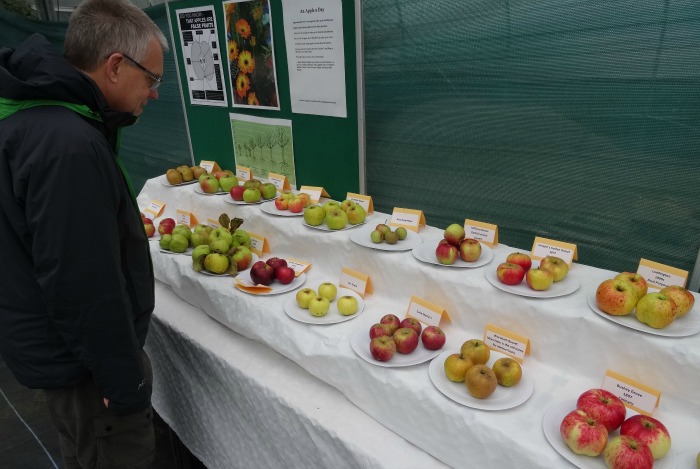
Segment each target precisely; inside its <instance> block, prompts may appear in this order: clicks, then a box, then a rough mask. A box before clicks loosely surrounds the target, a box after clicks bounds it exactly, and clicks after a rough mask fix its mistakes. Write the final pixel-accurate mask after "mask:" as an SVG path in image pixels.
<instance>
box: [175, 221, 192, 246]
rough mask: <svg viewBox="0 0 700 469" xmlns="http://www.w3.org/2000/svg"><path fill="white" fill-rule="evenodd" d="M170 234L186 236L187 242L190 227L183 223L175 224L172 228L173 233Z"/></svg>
mask: <svg viewBox="0 0 700 469" xmlns="http://www.w3.org/2000/svg"><path fill="white" fill-rule="evenodd" d="M172 234H179V235H182V236H184V237H185V238H187V242H188V243H189V241H190V240H191V239H192V230H191V229H190V227H189V226H187V225H184V224H182V223H181V224H179V225H176V226H175V228H173V233H172Z"/></svg>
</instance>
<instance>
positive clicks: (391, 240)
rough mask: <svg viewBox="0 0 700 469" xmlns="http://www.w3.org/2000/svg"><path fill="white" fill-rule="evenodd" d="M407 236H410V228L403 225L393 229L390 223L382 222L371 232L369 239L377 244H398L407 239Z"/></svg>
mask: <svg viewBox="0 0 700 469" xmlns="http://www.w3.org/2000/svg"><path fill="white" fill-rule="evenodd" d="M406 236H408V230H406V228H404V227H403V226H399V227H398V228H396V229H395V230H392V229H391V227H390V226H389V225H387V224H384V223H380V224H378V225H377V226H376V227H374V230H372V232H371V233H370V234H369V239H370V240H371V241H372V242H373V243H375V244H379V243H387V244H396V243H398V242H399V241H403V240H404V239H406Z"/></svg>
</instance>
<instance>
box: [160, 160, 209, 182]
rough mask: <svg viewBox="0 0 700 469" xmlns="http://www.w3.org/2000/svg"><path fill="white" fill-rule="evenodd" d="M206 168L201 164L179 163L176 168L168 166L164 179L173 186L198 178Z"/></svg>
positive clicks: (204, 172)
mask: <svg viewBox="0 0 700 469" xmlns="http://www.w3.org/2000/svg"><path fill="white" fill-rule="evenodd" d="M206 172H207V170H206V169H204V168H202V167H201V166H187V165H181V166H178V167H177V168H170V169H168V170H167V171H166V172H165V179H166V180H167V181H168V183H170V184H171V185H173V186H177V185H178V184H182V183H184V182H190V181H193V180H195V179H199V177H200V176H201V175H202V174H206Z"/></svg>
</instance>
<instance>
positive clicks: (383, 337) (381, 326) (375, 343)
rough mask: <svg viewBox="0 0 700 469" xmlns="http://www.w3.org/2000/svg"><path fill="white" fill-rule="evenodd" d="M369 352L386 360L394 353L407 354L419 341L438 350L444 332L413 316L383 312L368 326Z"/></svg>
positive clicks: (416, 346) (442, 343)
mask: <svg viewBox="0 0 700 469" xmlns="http://www.w3.org/2000/svg"><path fill="white" fill-rule="evenodd" d="M369 338H370V343H369V352H370V354H371V355H372V358H374V359H375V360H377V361H380V362H387V361H389V360H391V359H392V358H393V356H394V354H395V353H397V352H398V353H401V354H404V355H408V354H410V353H412V352H413V351H415V350H416V349H417V348H418V344H419V342H420V343H422V344H423V347H425V348H426V349H428V350H440V349H441V348H442V346H443V345H445V340H446V339H447V338H446V337H445V333H444V332H443V331H442V329H440V328H439V327H438V326H427V327H426V328H425V329H423V325H422V324H421V323H420V321H418V320H417V319H414V318H404V319H399V318H398V316H396V315H395V314H385V315H384V316H382V318H381V319H380V320H379V322H378V323H376V324H374V325H372V327H370V328H369Z"/></svg>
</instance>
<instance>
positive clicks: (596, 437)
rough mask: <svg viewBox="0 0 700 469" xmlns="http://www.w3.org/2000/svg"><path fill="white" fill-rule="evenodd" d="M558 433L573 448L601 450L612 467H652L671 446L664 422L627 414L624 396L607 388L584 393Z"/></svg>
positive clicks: (586, 453) (593, 452) (584, 452)
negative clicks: (623, 400)
mask: <svg viewBox="0 0 700 469" xmlns="http://www.w3.org/2000/svg"><path fill="white" fill-rule="evenodd" d="M618 429H619V434H617V435H615V436H613V435H612V433H613V432H615V431H617V430H618ZM559 433H560V435H561V437H562V439H563V440H564V442H565V443H566V445H567V446H568V447H569V448H570V449H571V451H573V452H574V453H576V454H579V455H583V456H591V457H597V456H600V455H601V454H602V455H603V458H604V459H605V463H606V465H607V466H608V468H611V469H627V468H634V469H649V468H651V467H653V465H654V461H655V460H658V459H661V458H663V457H664V456H665V455H666V454H667V453H668V452H669V450H670V449H671V436H670V434H669V432H668V429H667V428H666V427H665V426H664V424H662V423H661V422H660V421H659V420H657V419H655V418H653V417H649V416H646V415H641V414H636V415H633V416H631V417H629V418H627V408H626V407H625V404H624V403H623V402H622V400H620V398H618V397H617V396H615V395H614V394H613V393H611V392H610V391H607V390H605V389H589V390H588V391H585V392H584V393H582V394H581V395H580V396H579V397H578V399H577V400H576V409H573V410H572V411H571V412H569V413H568V414H566V416H565V417H564V418H563V419H562V422H561V424H560V426H559Z"/></svg>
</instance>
